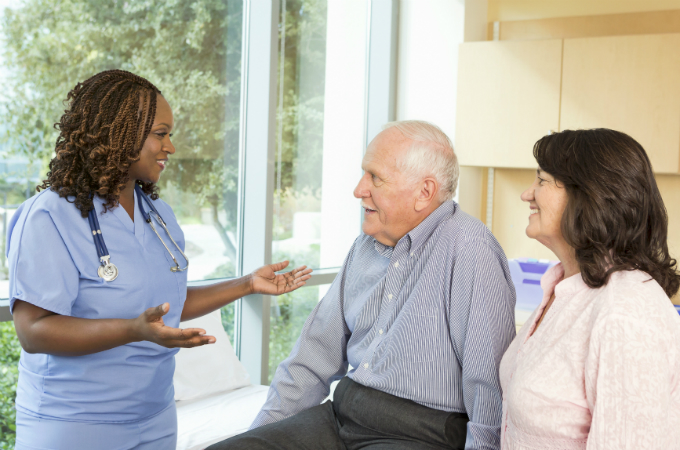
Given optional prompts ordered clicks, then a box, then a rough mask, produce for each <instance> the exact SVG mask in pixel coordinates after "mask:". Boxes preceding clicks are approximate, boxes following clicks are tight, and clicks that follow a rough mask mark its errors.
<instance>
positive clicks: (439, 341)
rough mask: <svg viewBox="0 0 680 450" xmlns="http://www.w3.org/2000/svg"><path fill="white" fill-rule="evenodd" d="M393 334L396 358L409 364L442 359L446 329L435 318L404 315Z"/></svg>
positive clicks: (447, 339) (445, 343)
mask: <svg viewBox="0 0 680 450" xmlns="http://www.w3.org/2000/svg"><path fill="white" fill-rule="evenodd" d="M401 319H403V320H401V321H400V322H401V323H399V325H398V329H397V330H392V331H393V332H394V336H393V345H395V347H396V350H397V357H398V358H400V359H402V360H404V361H410V362H430V361H436V360H438V359H439V358H441V357H442V353H443V350H444V348H445V346H446V345H447V342H449V338H448V335H447V331H446V327H445V326H443V325H444V324H443V321H442V320H441V318H439V317H437V316H424V315H420V314H413V313H410V314H405V315H404V316H403V317H401Z"/></svg>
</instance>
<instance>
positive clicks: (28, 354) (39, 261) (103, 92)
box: [8, 70, 311, 450]
mask: <svg viewBox="0 0 680 450" xmlns="http://www.w3.org/2000/svg"><path fill="white" fill-rule="evenodd" d="M67 100H68V101H69V105H68V109H67V110H66V111H65V113H64V115H63V116H62V118H61V120H60V122H59V123H58V124H57V125H56V126H57V128H58V129H59V130H60V135H59V138H58V139H57V144H56V156H55V158H54V159H52V161H51V162H50V171H49V173H48V174H47V179H46V180H45V181H44V182H43V184H42V186H40V188H39V190H40V189H41V188H42V189H43V190H42V192H40V193H39V194H37V195H35V196H34V197H32V198H31V199H29V200H27V201H26V202H24V204H22V205H21V206H20V208H19V209H18V210H17V212H16V213H15V215H14V217H13V219H12V222H11V224H10V227H9V231H8V261H9V266H10V308H11V311H12V313H13V315H14V322H15V326H16V330H17V335H18V336H19V340H20V342H21V345H22V347H23V349H24V351H23V352H22V354H21V361H20V363H19V371H20V375H19V384H18V387H17V399H16V408H17V445H16V448H17V449H18V450H22V449H55V450H60V449H68V450H74V449H97V450H107V449H111V450H113V449H130V448H136V449H173V448H175V445H176V435H177V418H176V412H175V403H174V398H173V397H174V390H173V385H172V377H173V372H174V368H175V366H174V364H175V363H174V355H175V354H176V353H177V351H178V350H177V348H178V347H195V346H199V345H205V344H211V343H213V342H215V338H214V337H212V336H206V335H205V331H204V330H201V329H184V330H182V329H178V328H177V327H178V326H179V323H180V320H188V319H192V318H196V317H199V316H202V315H204V314H207V313H209V312H211V311H214V310H216V309H218V308H221V307H222V306H224V305H226V304H228V303H230V302H232V301H234V300H236V299H238V298H240V297H243V296H245V295H248V294H252V293H264V294H274V295H278V294H282V293H285V292H290V291H292V290H294V289H297V288H298V287H300V286H302V285H304V284H305V280H307V279H309V277H310V275H309V273H310V272H311V270H309V269H306V268H305V267H304V266H303V267H299V268H297V269H295V270H293V271H291V272H288V273H286V274H279V275H277V274H276V273H275V272H277V271H279V270H282V269H283V268H285V267H286V266H287V265H288V263H287V262H282V263H278V264H272V265H269V266H265V267H262V268H260V269H258V270H256V271H255V272H253V273H252V274H250V275H247V276H245V277H242V278H238V279H235V280H230V281H225V282H222V283H217V284H213V285H209V286H201V287H193V286H192V287H187V275H186V274H187V272H186V268H187V267H188V260H187V259H186V257H185V256H184V253H183V249H184V244H185V241H184V235H183V233H182V230H181V229H180V227H179V225H178V223H177V220H176V219H175V216H174V214H173V211H172V208H170V206H168V205H167V204H166V203H165V202H164V201H163V200H161V199H160V198H159V197H158V192H157V187H156V183H157V182H158V180H159V179H160V176H161V173H162V171H163V169H164V168H165V166H166V164H167V163H168V160H169V159H170V157H171V156H172V155H173V154H174V153H175V147H174V146H173V145H172V142H171V140H170V137H171V136H172V135H171V134H170V133H171V131H172V128H173V114H172V110H171V109H170V105H169V104H168V102H167V101H166V100H165V99H164V98H163V96H162V95H161V92H160V91H159V90H158V89H157V88H156V87H155V86H154V85H153V84H151V83H150V82H149V81H147V80H145V79H144V78H141V77H139V76H136V75H134V74H131V73H129V72H125V71H121V70H109V71H105V72H101V73H99V74H97V75H95V76H93V77H92V78H90V79H88V80H86V81H85V82H83V83H78V84H77V85H76V87H75V88H74V89H73V90H72V91H71V92H69V94H68V98H67Z"/></svg>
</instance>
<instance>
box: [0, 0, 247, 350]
mask: <svg viewBox="0 0 680 450" xmlns="http://www.w3.org/2000/svg"><path fill="white" fill-rule="evenodd" d="M46 7H47V9H45V8H46ZM242 22H243V2H242V1H241V0H228V1H221V2H215V1H207V0H191V1H188V2H180V3H166V2H160V3H157V4H154V5H153V7H152V6H151V5H150V4H147V3H144V2H121V1H112V2H109V1H92V0H76V1H72V2H67V3H63V2H59V3H53V4H48V5H45V4H44V2H39V1H27V2H25V4H24V5H23V6H21V7H17V8H16V9H7V10H6V11H5V14H4V20H3V23H2V33H3V37H4V39H3V47H4V52H3V58H4V64H3V66H4V67H5V70H4V71H3V76H4V78H5V80H3V81H4V82H3V86H6V88H5V89H3V94H4V97H3V98H2V99H1V103H0V123H2V124H3V125H2V127H3V130H2V131H3V133H2V141H0V142H1V143H0V145H1V146H2V147H1V151H2V155H3V156H5V158H6V159H5V162H0V183H1V185H0V190H1V191H2V193H3V197H2V198H1V199H0V200H5V199H6V201H5V204H6V206H5V207H4V208H3V212H4V214H3V224H6V223H7V222H8V220H9V218H10V217H11V215H12V213H13V212H14V210H16V207H17V206H18V204H19V203H21V202H22V201H23V200H25V199H26V198H27V196H28V195H32V194H33V193H35V185H36V184H37V183H38V181H39V180H41V179H42V177H44V175H45V172H46V170H47V167H46V162H47V161H49V159H50V158H51V157H52V155H53V151H54V142H55V140H56V136H57V132H56V130H54V129H53V127H52V124H53V123H54V122H56V121H58V120H59V118H60V116H61V114H62V113H63V109H64V108H63V106H62V101H63V100H64V99H65V98H66V94H67V93H68V91H69V90H70V89H72V88H73V86H75V84H76V82H78V81H83V80H85V79H86V78H88V77H89V76H91V75H93V74H95V73H97V72H99V71H102V70H106V69H112V68H120V69H124V70H129V71H131V72H134V73H136V74H139V75H141V76H143V77H145V78H147V79H149V81H151V82H152V83H154V84H155V85H156V86H157V87H158V88H159V89H160V90H161V91H162V92H163V95H164V96H165V97H166V98H167V100H168V101H169V103H170V105H171V106H172V107H173V111H174V114H175V123H176V128H175V130H174V131H173V133H174V137H173V142H174V144H175V147H176V148H177V153H176V154H175V155H173V157H172V158H171V159H170V164H169V165H168V167H167V170H166V171H165V173H164V174H163V177H162V178H161V181H160V183H159V187H160V191H161V197H162V198H163V199H164V200H165V201H167V202H168V203H169V204H170V205H172V207H173V209H174V211H175V214H176V216H177V218H178V220H179V223H180V225H181V226H182V228H183V230H184V233H185V237H186V254H187V256H188V257H189V259H190V260H191V264H190V266H189V274H188V275H189V279H190V280H206V279H215V278H225V277H232V276H234V275H235V261H236V259H237V253H238V237H237V236H236V233H237V226H236V224H237V223H238V218H237V217H236V215H237V212H238V208H237V206H236V203H237V186H238V160H239V118H240V93H241V73H240V70H241V47H242V46H241V35H242ZM29 161H31V162H33V164H28V162H29ZM40 162H42V164H40ZM2 169H4V170H2ZM37 172H39V173H37ZM3 231H5V230H4V228H3ZM4 235H6V231H5V232H3V237H4ZM4 241H5V240H4V239H3V242H4ZM109 245H111V244H109ZM3 254H4V252H3ZM2 270H3V275H5V278H6V271H7V268H6V264H3V265H2ZM2 289H3V292H0V294H1V295H2V296H3V297H5V298H6V297H7V290H8V282H7V281H6V280H5V281H3V282H2ZM224 316H225V327H226V328H227V330H228V332H229V334H230V335H231V336H232V338H233V328H234V326H233V317H234V314H233V306H231V307H230V308H227V310H225V314H224Z"/></svg>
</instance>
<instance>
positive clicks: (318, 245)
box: [0, 0, 396, 426]
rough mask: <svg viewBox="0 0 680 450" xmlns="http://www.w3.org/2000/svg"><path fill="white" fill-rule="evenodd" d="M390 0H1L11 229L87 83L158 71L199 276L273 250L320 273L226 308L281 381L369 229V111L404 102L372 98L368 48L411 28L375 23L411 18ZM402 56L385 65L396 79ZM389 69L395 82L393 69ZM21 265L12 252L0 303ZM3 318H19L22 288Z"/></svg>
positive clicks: (1, 308)
mask: <svg viewBox="0 0 680 450" xmlns="http://www.w3.org/2000/svg"><path fill="white" fill-rule="evenodd" d="M385 5H392V3H391V2H366V1H365V0H278V1H275V2H274V3H273V4H271V3H269V2H267V1H259V0H187V1H185V2H179V3H177V2H170V3H168V2H152V3H149V2H126V1H122V0H112V1H104V0H72V1H70V2H66V3H64V2H56V3H50V2H45V1H43V0H25V1H24V2H21V3H16V2H11V1H9V2H8V1H7V0H0V14H1V15H2V16H1V17H2V19H1V21H0V58H1V59H0V80H1V81H2V85H3V87H4V89H3V90H2V92H0V203H2V205H0V206H1V207H2V209H0V213H1V214H2V217H1V218H0V224H1V225H2V230H3V231H2V237H3V238H4V236H5V234H6V228H7V223H8V222H9V220H10V218H11V216H12V214H13V213H14V211H16V208H17V206H18V205H19V204H20V203H21V202H23V201H24V200H25V199H26V198H28V197H29V196H30V195H32V194H34V192H35V191H34V187H35V185H36V184H37V183H38V182H39V181H40V180H41V179H43V178H44V176H45V174H46V172H47V163H48V162H49V160H50V158H51V157H52V155H53V151H54V142H55V140H56V136H57V134H56V131H55V130H54V129H53V127H52V124H53V123H54V122H56V121H57V120H59V118H60V116H61V114H62V113H63V106H62V103H61V102H62V101H63V100H64V98H65V96H66V94H67V93H68V91H69V90H70V89H72V88H73V86H74V85H75V83H76V82H77V81H82V80H84V79H86V78H88V77H89V76H91V75H93V74H95V73H97V72H99V71H101V70H106V69H112V68H121V69H125V70H129V71H131V72H135V73H138V74H139V75H142V76H144V77H146V78H148V79H149V80H150V81H152V82H153V83H154V84H156V85H157V86H158V87H159V88H160V89H161V90H162V91H163V94H164V95H165V96H166V98H167V99H168V101H169V103H170V105H171V106H172V107H173V110H174V113H175V122H176V130H175V136H174V138H173V142H174V143H175V146H176V148H177V153H176V154H175V155H174V156H173V158H172V159H171V163H170V164H169V165H168V168H167V169H166V172H165V173H164V175H163V177H162V179H161V182H160V183H159V187H160V189H161V196H162V198H163V199H164V200H166V201H167V202H168V203H169V204H170V205H171V206H172V207H173V209H174V211H175V214H176V215H177V217H178V220H179V222H180V225H181V226H182V228H183V230H184V232H185V236H186V241H187V245H186V253H187V255H188V257H189V258H190V260H191V265H190V268H189V280H190V282H193V283H197V284H200V283H207V282H210V280H215V279H224V278H228V277H233V276H240V275H242V274H243V273H244V272H247V271H249V270H252V269H253V268H254V267H257V265H262V264H264V263H266V262H269V261H270V260H271V261H277V260H281V259H290V260H291V262H292V263H293V265H299V264H306V265H308V266H310V267H313V268H314V269H315V275H314V277H313V278H312V280H310V282H308V285H307V287H305V288H303V289H300V290H299V291H296V292H295V293H293V294H290V295H288V296H282V297H278V298H272V299H269V298H268V297H261V296H260V297H258V296H253V297H252V298H247V299H245V300H244V301H243V302H237V303H234V304H232V305H230V306H228V307H227V308H225V309H224V310H223V324H224V326H225V329H226V330H227V332H228V333H229V335H230V337H231V338H232V340H233V341H234V344H235V345H234V347H235V348H236V349H237V350H239V349H240V351H241V354H240V357H241V359H242V360H243V361H244V364H245V365H246V367H247V368H248V370H249V371H250V372H251V376H252V377H253V380H254V381H256V382H257V381H258V380H260V381H262V382H266V380H267V378H269V373H270V372H272V371H273V369H274V368H275V366H276V365H277V364H278V362H280V361H281V360H282V359H283V358H285V356H287V355H288V353H289V352H290V350H291V348H292V345H293V344H294V342H295V339H296V338H297V336H298V335H299V332H300V328H301V326H302V323H303V322H304V320H305V319H306V317H307V315H308V313H309V312H310V311H311V309H312V308H313V307H314V305H315V304H316V302H318V301H319V300H320V299H321V298H322V297H323V295H324V294H325V292H326V291H327V289H328V286H329V283H331V282H332V280H333V278H334V276H335V274H336V273H337V271H338V267H339V266H340V265H341V264H342V261H343V259H344V257H345V255H346V253H347V251H348V249H349V248H350V246H351V245H352V242H353V241H354V239H355V238H356V236H357V235H358V233H359V230H360V224H361V214H360V211H361V210H360V208H359V207H358V201H357V200H356V199H355V198H353V196H352V192H353V189H354V187H355V185H356V183H357V181H358V179H359V177H360V176H361V167H360V163H361V158H362V156H363V151H364V148H365V146H366V141H367V134H370V133H368V131H367V123H368V122H370V121H373V122H375V123H384V122H387V121H389V120H392V119H393V113H392V114H391V115H390V114H387V115H385V114H383V115H380V114H378V115H376V112H377V111H379V110H380V111H387V110H388V109H389V108H392V106H393V100H394V99H393V96H392V97H390V98H389V102H387V103H385V105H387V104H388V103H389V105H392V106H389V107H388V106H385V107H384V108H382V109H380V108H376V107H373V106H371V107H370V108H369V106H370V105H374V106H375V105H378V104H379V103H380V102H378V101H374V100H372V98H373V97H372V96H371V95H369V92H368V86H373V85H374V84H375V81H374V82H373V83H374V84H372V83H369V81H370V80H369V79H373V78H375V75H371V74H378V73H381V72H380V71H379V70H374V69H376V67H373V65H372V64H373V62H372V61H373V59H371V58H369V54H368V53H369V52H368V48H369V47H370V48H374V47H373V45H374V44H372V43H373V42H378V40H379V38H380V39H382V40H383V41H384V42H385V43H386V45H387V47H385V48H387V50H388V51H387V52H385V50H384V49H383V48H382V47H376V48H377V50H376V51H375V52H374V53H375V54H376V55H379V54H382V55H389V54H391V53H390V52H391V50H390V48H391V49H392V50H394V48H396V47H394V46H395V42H396V41H395V38H394V36H396V35H395V34H392V35H390V32H388V33H383V32H382V31H379V30H380V29H381V28H380V27H378V28H375V30H374V31H373V32H369V31H370V30H371V29H372V27H373V26H374V25H375V24H376V23H377V22H378V21H380V20H382V22H387V23H391V24H392V30H393V29H394V27H395V26H396V15H395V14H393V12H389V13H385V12H384V11H382V12H381V11H377V12H376V8H378V9H380V8H385V7H386V6H385ZM389 8H390V11H392V10H391V8H392V6H389ZM371 11H372V12H371ZM372 17H373V19H371V18H372ZM387 17H392V20H391V22H390V21H389V20H387V21H386V20H385V18H387ZM381 18H382V19H381ZM277 31H278V36H277ZM383 35H384V36H383ZM381 36H382V37H381ZM390 36H392V37H390ZM270 37H271V43H272V45H269V42H270V41H269V38H270ZM369 37H370V39H369ZM369 41H370V42H369ZM369 44H370V45H369ZM276 55H278V58H276V59H273V57H274V56H276ZM383 59H385V58H384V57H383ZM388 59H389V58H388ZM272 64H273V65H272ZM381 64H382V63H381ZM391 64H393V61H392V62H390V63H388V64H387V65H386V66H385V67H387V70H383V72H385V73H391V74H392V75H394V70H393V69H391V67H392V65H391ZM270 65H272V66H271V67H270ZM368 66H371V70H368V69H369V67H368ZM371 77H373V78H371ZM376 80H377V84H375V85H381V86H385V87H386V88H385V92H388V91H389V92H392V91H391V88H390V86H392V84H391V83H392V81H390V79H387V78H385V80H383V79H382V78H381V79H376ZM383 81H385V82H383ZM272 86H274V88H273V89H272V88H271V87H272ZM390 95H391V94H390ZM376 98H377V97H376ZM381 98H382V97H381ZM381 102H382V100H381ZM369 110H370V111H371V112H370V113H369ZM374 116H375V117H374ZM383 116H384V117H383ZM369 128H370V127H369ZM270 136H271V137H270ZM263 149H264V150H263ZM265 150H266V151H265ZM262 205H265V206H266V207H263V206H262ZM258 208H259V209H258ZM2 240H3V244H2V245H4V239H2ZM109 245H112V244H109ZM3 250H4V248H3ZM3 254H4V251H3ZM6 269H7V265H6V261H4V259H2V257H0V299H2V298H7V292H8V282H7V280H6V279H5V280H2V278H6ZM3 274H4V275H3ZM258 308H259V309H258ZM0 320H10V317H9V315H8V310H7V301H6V300H0ZM241 343H243V346H242V345H241ZM249 358H250V360H249ZM251 363H252V364H251ZM0 426H2V425H1V424H0Z"/></svg>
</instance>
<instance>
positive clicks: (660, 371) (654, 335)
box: [500, 129, 680, 450]
mask: <svg viewBox="0 0 680 450" xmlns="http://www.w3.org/2000/svg"><path fill="white" fill-rule="evenodd" d="M534 156H535V157H536V160H537V162H538V167H539V168H538V170H537V173H536V179H535V181H534V183H533V184H532V185H531V186H530V187H529V189H527V190H526V191H525V192H524V193H523V194H522V200H524V201H525V202H527V203H529V209H530V215H529V226H528V227H527V229H526V233H527V235H528V236H529V237H530V238H533V239H536V240H538V241H539V242H541V243H542V244H543V245H545V246H546V247H548V248H549V249H550V250H552V251H553V252H554V253H555V255H557V257H558V258H559V259H560V262H561V264H558V265H557V266H555V267H553V268H552V269H551V270H549V271H548V272H547V273H546V274H545V276H544V277H543V279H542V281H541V286H542V287H543V292H544V297H543V301H542V302H541V305H540V306H539V307H538V308H537V309H536V311H534V313H533V315H532V316H531V317H530V318H529V320H528V321H527V322H526V324H525V325H524V327H523V328H522V329H521V330H520V332H519V333H518V335H517V337H516V338H515V340H514V341H513V342H512V344H511V345H510V347H509V348H508V350H507V352H506V353H505V355H504V357H503V360H502V362H501V366H500V378H501V385H502V388H503V424H502V429H501V430H502V436H501V442H502V443H501V448H502V449H507V450H525V449H527V450H528V449H532V450H533V449H540V450H549V449H560V450H568V449H593V450H594V449H616V450H621V449H635V450H642V449H658V450H672V449H680V316H678V313H677V312H676V311H675V309H674V308H673V305H672V304H671V301H670V300H669V297H672V296H673V295H675V294H676V293H677V292H678V288H679V287H680V274H678V272H677V270H676V268H677V262H676V260H674V259H673V258H671V256H670V254H669V252H668V245H667V242H666V241H667V232H668V218H667V215H666V209H665V207H664V204H663V200H662V199H661V195H660V194H659V190H658V188H657V185H656V181H655V179H654V174H653V172H652V167H651V164H650V162H649V159H648V157H647V154H646V153H645V151H644V149H643V148H642V147H641V146H640V144H638V143H637V142H636V141H635V140H634V139H632V138H631V137H630V136H628V135H626V134H623V133H620V132H617V131H612V130H607V129H595V130H579V131H571V130H567V131H563V132H560V133H556V134H552V135H549V136H545V137H544V138H542V139H541V140H539V141H538V142H537V143H536V145H535V146H534Z"/></svg>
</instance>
